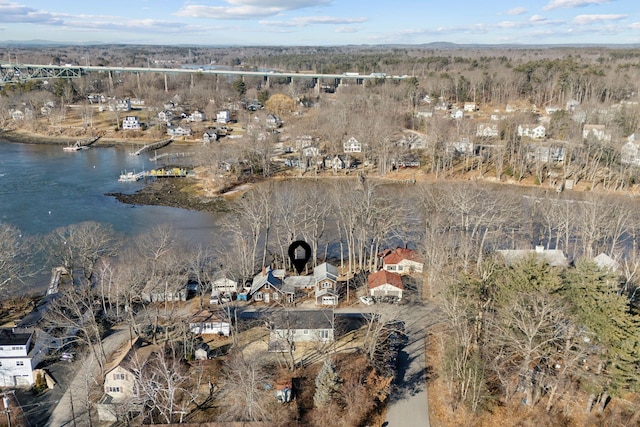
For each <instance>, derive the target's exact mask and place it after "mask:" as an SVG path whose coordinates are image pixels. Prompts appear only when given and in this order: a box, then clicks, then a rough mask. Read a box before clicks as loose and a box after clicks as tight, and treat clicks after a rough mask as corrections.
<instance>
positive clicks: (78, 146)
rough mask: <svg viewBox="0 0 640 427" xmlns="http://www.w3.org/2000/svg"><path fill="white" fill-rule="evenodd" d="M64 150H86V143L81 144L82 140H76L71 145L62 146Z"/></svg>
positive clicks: (87, 147)
mask: <svg viewBox="0 0 640 427" xmlns="http://www.w3.org/2000/svg"><path fill="white" fill-rule="evenodd" d="M62 149H63V150H64V151H78V150H88V149H89V146H88V145H82V141H77V142H76V143H75V144H73V145H69V146H67V147H63V148H62Z"/></svg>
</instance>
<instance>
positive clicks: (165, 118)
mask: <svg viewBox="0 0 640 427" xmlns="http://www.w3.org/2000/svg"><path fill="white" fill-rule="evenodd" d="M173 117H174V114H173V112H172V111H169V110H165V111H160V112H159V113H158V120H160V121H162V122H163V123H169V122H171V120H173Z"/></svg>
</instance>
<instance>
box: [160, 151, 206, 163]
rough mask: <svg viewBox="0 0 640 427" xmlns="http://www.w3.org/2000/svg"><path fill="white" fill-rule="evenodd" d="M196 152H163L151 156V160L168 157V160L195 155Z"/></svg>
mask: <svg viewBox="0 0 640 427" xmlns="http://www.w3.org/2000/svg"><path fill="white" fill-rule="evenodd" d="M195 154H196V153H194V152H192V151H186V152H183V153H162V154H156V155H155V156H153V157H149V161H150V162H157V161H158V160H160V159H167V160H173V159H180V158H184V157H191V156H194V155H195Z"/></svg>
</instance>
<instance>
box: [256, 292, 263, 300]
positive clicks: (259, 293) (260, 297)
mask: <svg viewBox="0 0 640 427" xmlns="http://www.w3.org/2000/svg"><path fill="white" fill-rule="evenodd" d="M256 301H262V292H257V293H256Z"/></svg>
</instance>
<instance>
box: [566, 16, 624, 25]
mask: <svg viewBox="0 0 640 427" xmlns="http://www.w3.org/2000/svg"><path fill="white" fill-rule="evenodd" d="M628 16H629V15H614V14H603V15H578V16H576V17H575V18H573V23H574V24H577V25H588V24H593V23H595V22H606V21H620V20H621V19H625V18H627V17H628Z"/></svg>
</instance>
